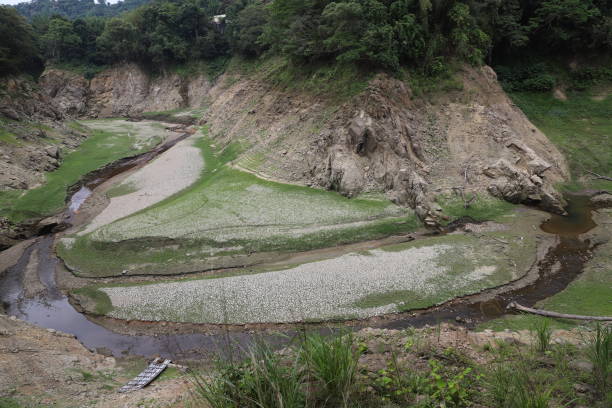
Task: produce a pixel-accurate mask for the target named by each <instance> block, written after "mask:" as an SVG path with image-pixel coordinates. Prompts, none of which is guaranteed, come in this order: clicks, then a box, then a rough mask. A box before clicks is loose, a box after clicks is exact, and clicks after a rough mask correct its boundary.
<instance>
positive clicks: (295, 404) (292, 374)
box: [193, 343, 305, 408]
mask: <svg viewBox="0 0 612 408" xmlns="http://www.w3.org/2000/svg"><path fill="white" fill-rule="evenodd" d="M193 384H194V389H195V399H196V400H199V401H203V402H205V403H206V404H208V405H209V406H210V407H211V408H262V407H265V408H303V407H304V401H305V395H304V392H303V390H302V388H303V384H304V377H303V370H302V369H301V367H300V366H299V364H298V362H297V360H293V361H290V362H285V361H281V357H280V356H279V355H278V354H276V353H274V352H273V351H272V349H271V348H270V347H269V346H267V345H265V344H263V343H260V344H257V345H256V346H254V347H253V348H251V350H249V352H248V357H247V359H246V361H245V362H244V363H242V364H239V365H238V364H233V363H231V362H227V361H220V362H219V363H218V367H217V373H216V374H215V375H213V376H212V377H210V378H206V377H203V376H201V375H199V374H194V375H193Z"/></svg>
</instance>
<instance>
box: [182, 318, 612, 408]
mask: <svg viewBox="0 0 612 408" xmlns="http://www.w3.org/2000/svg"><path fill="white" fill-rule="evenodd" d="M545 329H546V330H545ZM523 333H524V336H525V337H527V338H529V333H528V332H523ZM461 336H462V334H461V333H460V329H459V330H458V329H456V328H452V327H451V326H447V325H443V326H441V328H438V329H436V328H426V329H420V330H414V329H412V330H402V331H398V330H379V329H365V330H362V331H360V332H358V333H355V334H346V333H344V334H336V335H330V336H322V335H319V334H310V333H306V334H303V335H301V336H298V338H297V339H294V341H293V345H292V346H290V347H287V348H285V349H283V350H280V351H273V350H272V349H271V348H270V346H268V345H266V344H262V343H260V344H257V345H255V346H253V347H252V348H250V349H249V350H248V351H247V352H245V353H244V354H243V356H244V359H243V360H242V361H241V362H239V363H236V362H231V361H227V360H220V361H219V362H218V363H217V366H216V369H215V370H214V372H213V373H206V374H203V373H197V374H193V391H194V392H193V394H194V400H193V404H192V406H193V407H211V408H234V407H236V408H237V407H241V408H281V407H283V408H293V407H300V408H310V407H312V408H319V407H321V408H322V407H330V408H331V407H333V408H338V407H351V408H374V407H385V408H395V407H398V408H399V407H421V408H426V407H427V408H438V407H449V408H450V407H474V406H475V407H495V408H548V407H550V408H553V407H593V408H599V407H607V406H609V403H610V392H609V390H608V389H607V388H608V387H609V363H610V329H609V328H603V327H597V329H596V330H595V331H594V333H592V335H585V338H590V340H589V341H588V342H587V343H585V344H581V345H573V344H569V343H559V342H558V341H555V338H554V333H552V332H549V330H548V329H547V326H545V325H543V326H542V327H540V328H539V330H536V331H534V332H532V333H531V336H533V337H532V339H531V341H529V340H526V341H525V342H522V341H514V342H509V341H505V340H503V339H500V338H493V339H492V341H490V342H487V343H486V344H485V345H484V346H482V345H481V346H477V345H475V344H472V343H471V342H470V341H468V337H467V334H466V332H463V336H464V337H461ZM542 336H543V338H542ZM589 336H590V337H589ZM543 345H546V346H545V347H542V346H543ZM589 362H590V363H591V364H592V369H591V368H590V364H589ZM577 363H580V364H577ZM606 393H607V395H606Z"/></svg>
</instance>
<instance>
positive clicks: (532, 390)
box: [486, 362, 553, 408]
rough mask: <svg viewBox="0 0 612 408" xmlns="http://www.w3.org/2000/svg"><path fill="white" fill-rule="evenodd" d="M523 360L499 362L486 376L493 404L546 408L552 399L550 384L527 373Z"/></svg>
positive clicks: (504, 406)
mask: <svg viewBox="0 0 612 408" xmlns="http://www.w3.org/2000/svg"><path fill="white" fill-rule="evenodd" d="M529 373H530V369H529V367H528V366H527V365H526V364H525V363H524V362H523V363H518V364H508V363H500V364H497V365H496V366H494V368H493V369H492V370H491V371H490V372H489V375H487V376H486V378H487V389H488V391H489V393H490V398H491V400H492V401H491V402H492V403H493V404H494V405H493V406H495V407H499V408H548V407H549V405H550V403H551V399H552V391H553V387H552V386H547V385H545V384H541V383H538V382H537V381H534V379H533V378H531V376H530V375H529Z"/></svg>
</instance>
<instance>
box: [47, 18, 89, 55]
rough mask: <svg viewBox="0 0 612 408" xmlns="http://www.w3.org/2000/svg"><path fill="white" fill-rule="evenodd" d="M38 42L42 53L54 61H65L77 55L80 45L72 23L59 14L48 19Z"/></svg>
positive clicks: (79, 39)
mask: <svg viewBox="0 0 612 408" xmlns="http://www.w3.org/2000/svg"><path fill="white" fill-rule="evenodd" d="M40 43H41V46H42V50H43V55H45V57H47V58H48V59H51V60H56V61H67V60H70V59H71V58H73V57H75V56H77V55H78V53H79V47H81V45H82V43H81V38H80V37H79V36H78V35H77V33H76V32H75V31H74V27H73V25H72V23H71V22H70V21H68V20H66V19H65V18H63V17H60V16H56V17H53V18H51V20H49V27H48V29H47V32H46V33H44V34H43V35H42V37H41V38H40Z"/></svg>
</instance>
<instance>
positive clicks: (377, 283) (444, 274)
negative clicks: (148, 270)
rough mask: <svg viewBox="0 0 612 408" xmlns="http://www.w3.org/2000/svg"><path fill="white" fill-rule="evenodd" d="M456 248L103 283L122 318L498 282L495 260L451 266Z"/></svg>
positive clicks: (460, 289) (264, 308)
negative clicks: (174, 278) (192, 277)
mask: <svg viewBox="0 0 612 408" xmlns="http://www.w3.org/2000/svg"><path fill="white" fill-rule="evenodd" d="M453 249H454V250H456V249H457V248H455V247H454V246H450V245H440V244H438V245H430V246H421V247H418V248H414V247H413V248H408V249H405V250H401V251H396V252H389V251H383V250H373V251H370V252H368V253H365V254H362V253H351V254H347V255H344V256H340V257H337V258H334V259H328V260H323V261H318V262H312V263H307V264H303V265H299V266H297V267H294V268H291V269H286V270H281V271H275V272H265V273H257V274H251V275H241V276H233V277H226V278H215V279H199V280H188V281H182V282H170V283H159V284H152V285H144V286H131V287H112V288H103V289H101V290H103V291H104V292H105V293H106V294H107V295H108V296H109V298H110V300H111V302H112V304H113V307H114V310H113V311H112V312H111V313H110V315H111V316H113V317H117V318H121V319H140V320H150V321H183V322H195V323H234V324H241V323H255V322H258V323H264V322H269V323H280V322H296V321H307V320H321V319H334V318H347V317H348V318H351V317H368V316H373V315H379V314H383V313H388V312H392V311H395V310H397V308H398V305H397V304H395V303H389V304H383V305H382V306H376V307H365V308H361V307H357V306H356V302H359V301H360V300H362V299H363V298H364V297H367V296H371V295H380V294H385V293H394V292H397V291H412V292H414V293H418V294H419V296H423V295H428V296H429V295H431V296H436V294H439V295H440V296H441V299H440V300H445V299H446V298H449V297H453V296H457V295H460V294H463V293H465V291H471V290H473V289H474V287H475V285H476V286H479V287H484V286H486V285H488V284H490V278H491V276H492V275H494V274H495V272H496V269H497V268H496V267H495V266H493V265H480V266H474V267H473V268H471V269H468V270H466V271H465V272H462V273H458V272H457V271H451V269H452V267H451V266H445V265H444V262H441V259H443V258H444V256H445V254H447V253H449V251H450V252H452V253H453V254H454V251H451V250H453ZM451 272H452V274H451V275H449V273H451Z"/></svg>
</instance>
